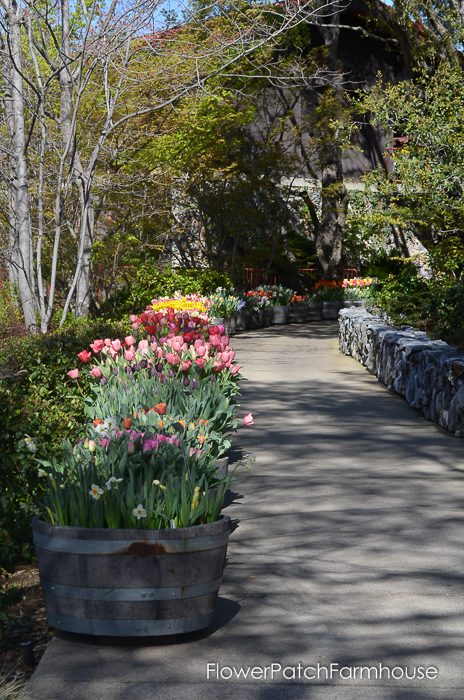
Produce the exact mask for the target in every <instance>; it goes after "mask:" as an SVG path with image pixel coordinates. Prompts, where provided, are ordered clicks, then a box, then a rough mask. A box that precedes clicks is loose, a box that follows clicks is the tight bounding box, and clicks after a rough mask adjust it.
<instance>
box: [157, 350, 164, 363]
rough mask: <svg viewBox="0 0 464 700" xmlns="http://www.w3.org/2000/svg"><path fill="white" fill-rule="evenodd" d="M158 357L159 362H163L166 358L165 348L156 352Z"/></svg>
mask: <svg viewBox="0 0 464 700" xmlns="http://www.w3.org/2000/svg"><path fill="white" fill-rule="evenodd" d="M156 357H157V358H158V360H162V359H163V357H164V350H163V348H157V350H156Z"/></svg>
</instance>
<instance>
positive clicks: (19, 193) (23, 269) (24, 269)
mask: <svg viewBox="0 0 464 700" xmlns="http://www.w3.org/2000/svg"><path fill="white" fill-rule="evenodd" d="M6 20H7V26H8V35H9V44H10V46H9V54H10V55H8V53H7V54H6V56H5V60H6V62H7V66H6V78H7V81H8V82H9V83H10V91H11V103H10V104H11V117H12V119H11V126H12V128H13V133H12V134H11V136H12V145H13V158H12V162H13V166H14V179H13V182H12V185H11V188H12V189H11V193H12V194H11V202H12V204H13V203H14V231H11V232H10V243H11V244H12V246H13V250H12V260H11V262H10V264H12V265H14V267H15V272H13V273H12V274H11V278H12V279H14V280H15V282H16V283H17V285H18V290H19V296H20V300H21V308H22V311H23V315H24V323H25V325H26V327H27V328H28V330H29V331H31V332H37V330H38V328H37V320H36V304H35V296H34V289H35V284H34V272H33V262H34V261H33V254H32V227H31V212H30V199H29V182H28V173H27V158H26V130H25V123H24V111H25V110H24V93H23V79H22V74H21V71H22V53H21V34H20V25H19V17H18V16H17V14H16V12H15V8H14V6H10V8H9V12H8V14H7V15H6ZM12 218H13V217H12Z"/></svg>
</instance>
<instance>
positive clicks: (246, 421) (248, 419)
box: [243, 413, 254, 425]
mask: <svg viewBox="0 0 464 700" xmlns="http://www.w3.org/2000/svg"><path fill="white" fill-rule="evenodd" d="M253 424H254V420H253V416H252V415H251V413H245V415H244V416H243V425H253Z"/></svg>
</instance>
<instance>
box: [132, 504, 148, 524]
mask: <svg viewBox="0 0 464 700" xmlns="http://www.w3.org/2000/svg"><path fill="white" fill-rule="evenodd" d="M132 515H135V517H136V518H137V520H141V519H142V518H146V517H147V511H146V510H145V508H144V507H143V505H142V504H141V503H139V504H138V506H137V507H136V508H132Z"/></svg>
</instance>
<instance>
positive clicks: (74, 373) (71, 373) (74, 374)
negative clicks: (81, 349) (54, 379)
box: [68, 369, 79, 379]
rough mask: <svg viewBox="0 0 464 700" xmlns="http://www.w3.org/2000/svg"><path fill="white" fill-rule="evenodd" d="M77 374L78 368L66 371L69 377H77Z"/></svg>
mask: <svg viewBox="0 0 464 700" xmlns="http://www.w3.org/2000/svg"><path fill="white" fill-rule="evenodd" d="M78 376H79V370H78V369H71V370H69V372H68V377H71V379H77V378H78Z"/></svg>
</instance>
